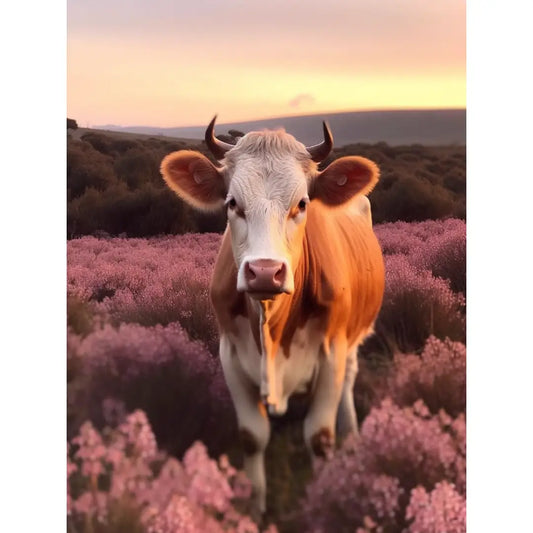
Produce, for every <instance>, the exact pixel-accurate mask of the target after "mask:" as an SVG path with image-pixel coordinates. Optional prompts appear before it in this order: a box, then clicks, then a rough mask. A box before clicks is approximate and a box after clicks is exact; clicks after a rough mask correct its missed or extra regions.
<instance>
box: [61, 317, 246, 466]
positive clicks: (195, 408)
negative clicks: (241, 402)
mask: <svg viewBox="0 0 533 533" xmlns="http://www.w3.org/2000/svg"><path fill="white" fill-rule="evenodd" d="M69 351H70V354H69V359H70V361H71V363H70V365H69V367H70V368H72V366H73V365H76V367H77V368H76V369H75V374H76V376H75V378H73V379H72V380H71V382H70V383H69V390H68V410H67V413H68V414H69V434H73V432H75V431H77V429H78V428H79V427H80V424H81V423H82V422H83V421H84V420H86V419H89V420H91V421H92V422H93V423H95V424H96V425H97V426H98V427H103V426H104V425H105V424H106V423H110V422H111V423H112V422H117V421H120V414H121V413H124V412H127V411H131V410H133V409H143V410H144V411H145V412H146V413H147V414H148V416H149V417H150V420H151V422H152V425H153V427H154V431H155V433H156V435H157V437H158V440H159V442H160V443H161V445H162V446H163V447H164V448H165V449H167V450H169V451H170V452H172V453H173V454H175V455H178V456H180V455H181V454H183V452H184V451H185V450H186V449H187V448H188V447H189V446H190V445H191V444H192V442H194V441H195V440H202V441H204V442H205V443H206V444H207V445H208V446H209V448H210V449H211V451H212V452H213V453H220V452H221V450H225V449H227V448H228V446H229V445H230V444H231V443H232V442H233V440H234V439H235V435H236V428H235V421H234V415H233V408H232V405H231V402H230V398H229V393H228V390H227V388H226V385H225V382H224V378H223V376H222V370H221V367H220V364H219V362H218V360H215V359H214V358H213V357H212V356H211V354H210V353H209V352H208V351H207V349H206V348H205V346H204V345H203V344H201V343H199V342H197V341H191V340H190V339H189V338H188V336H187V334H186V333H185V332H184V331H183V329H182V328H181V327H180V326H179V325H178V324H177V323H173V324H169V325H168V326H165V327H163V326H160V325H158V326H154V327H150V328H145V327H143V326H139V325H136V324H122V325H120V326H119V327H118V328H117V329H115V328H113V327H112V326H111V325H108V324H107V325H105V326H104V327H103V328H102V329H98V330H96V331H94V332H93V333H91V334H89V335H87V336H86V337H85V338H83V339H82V338H80V337H79V336H76V335H75V334H73V333H70V334H69Z"/></svg>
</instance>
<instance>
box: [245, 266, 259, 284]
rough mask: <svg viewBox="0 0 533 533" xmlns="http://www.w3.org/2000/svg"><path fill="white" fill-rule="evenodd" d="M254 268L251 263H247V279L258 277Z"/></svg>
mask: <svg viewBox="0 0 533 533" xmlns="http://www.w3.org/2000/svg"><path fill="white" fill-rule="evenodd" d="M256 277H257V276H256V274H255V271H254V269H253V268H252V267H251V265H250V263H246V279H247V280H248V281H252V280H254V279H255V278H256Z"/></svg>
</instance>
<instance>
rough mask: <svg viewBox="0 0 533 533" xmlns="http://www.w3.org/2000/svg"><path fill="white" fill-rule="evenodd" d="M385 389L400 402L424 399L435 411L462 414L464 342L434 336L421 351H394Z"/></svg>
mask: <svg viewBox="0 0 533 533" xmlns="http://www.w3.org/2000/svg"><path fill="white" fill-rule="evenodd" d="M385 391H386V394H388V395H390V396H391V397H392V398H393V400H394V401H395V403H397V404H398V405H401V406H408V405H412V404H413V403H415V402H416V401H417V400H418V399H421V400H422V401H423V402H424V403H425V405H426V406H427V407H428V409H429V410H430V411H431V412H432V413H433V414H437V413H438V412H439V410H441V409H443V410H444V411H445V412H446V413H447V414H448V415H450V416H452V417H456V416H459V414H460V413H464V412H465V411H466V348H465V345H464V344H462V343H460V342H452V341H450V340H449V339H446V340H445V341H441V340H439V339H437V338H435V337H433V336H432V337H430V338H429V339H428V340H427V342H426V345H425V346H424V350H423V351H422V353H421V355H416V354H400V353H397V354H395V355H394V367H393V371H392V372H391V374H390V376H389V380H388V382H387V384H386V388H385Z"/></svg>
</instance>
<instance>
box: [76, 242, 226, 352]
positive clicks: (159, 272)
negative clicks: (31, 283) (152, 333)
mask: <svg viewBox="0 0 533 533" xmlns="http://www.w3.org/2000/svg"><path fill="white" fill-rule="evenodd" d="M219 243H220V236H219V235H215V234H203V235H184V236H181V237H180V238H174V237H159V238H153V239H150V240H146V239H127V240H126V239H118V238H114V239H96V238H94V237H84V238H82V239H75V240H71V241H69V245H68V271H67V292H68V294H69V296H70V297H71V298H74V299H76V302H83V303H84V304H85V305H86V306H89V307H90V308H91V309H92V312H93V313H94V314H95V315H98V316H100V317H101V318H102V319H103V320H107V321H110V322H112V323H113V324H115V325H118V324H120V323H122V322H128V323H129V322H131V323H137V324H141V325H144V326H153V325H156V324H161V325H167V324H169V323H171V322H175V321H179V322H180V324H181V325H182V326H183V327H184V328H185V329H186V330H187V332H188V333H189V335H190V336H191V337H192V338H194V339H201V340H203V341H204V342H205V343H207V345H208V346H209V348H210V349H211V350H212V352H213V353H216V352H217V342H218V341H217V338H218V337H217V331H216V323H215V317H214V314H213V311H212V308H211V305H210V302H209V297H208V286H209V278H210V275H211V268H212V265H213V263H214V258H215V255H216V252H217V249H218V246H219ZM80 305H81V304H80V303H78V306H80ZM78 322H79V319H78Z"/></svg>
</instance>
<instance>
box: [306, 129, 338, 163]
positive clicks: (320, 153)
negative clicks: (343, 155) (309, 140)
mask: <svg viewBox="0 0 533 533" xmlns="http://www.w3.org/2000/svg"><path fill="white" fill-rule="evenodd" d="M322 125H323V126H324V141H323V142H321V143H320V144H315V145H314V146H308V147H306V148H307V151H308V152H309V155H310V156H311V159H312V160H313V161H315V162H316V163H320V162H321V161H323V160H324V159H326V157H328V155H329V153H330V152H331V149H332V148H333V135H331V130H330V129H329V126H328V124H327V122H326V121H324V122H322Z"/></svg>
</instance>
